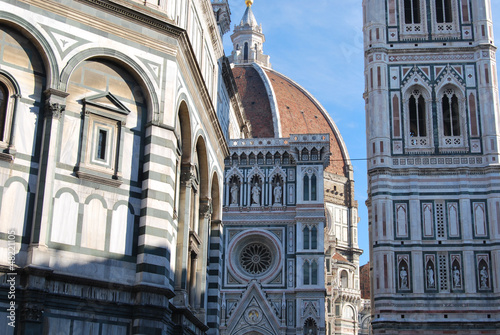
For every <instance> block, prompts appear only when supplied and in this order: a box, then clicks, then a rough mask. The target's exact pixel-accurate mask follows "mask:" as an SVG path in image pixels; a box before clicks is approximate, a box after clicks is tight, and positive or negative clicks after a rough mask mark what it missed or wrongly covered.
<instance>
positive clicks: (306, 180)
mask: <svg viewBox="0 0 500 335" xmlns="http://www.w3.org/2000/svg"><path fill="white" fill-rule="evenodd" d="M304 201H309V176H308V175H305V176H304Z"/></svg>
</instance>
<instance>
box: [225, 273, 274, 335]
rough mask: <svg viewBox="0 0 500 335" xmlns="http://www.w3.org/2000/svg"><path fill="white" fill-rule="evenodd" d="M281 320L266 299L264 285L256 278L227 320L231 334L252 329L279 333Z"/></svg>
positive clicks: (237, 334) (244, 332)
mask: <svg viewBox="0 0 500 335" xmlns="http://www.w3.org/2000/svg"><path fill="white" fill-rule="evenodd" d="M279 328H280V320H279V319H278V317H277V316H276V313H275V310H274V308H273V307H272V306H271V304H270V303H269V301H267V299H266V295H265V293H264V292H263V291H262V287H261V286H260V285H259V283H258V282H257V281H255V280H253V281H252V282H250V284H249V285H248V287H247V290H246V291H245V293H243V295H242V296H241V298H240V299H239V302H238V305H237V306H236V309H235V310H234V311H233V312H232V313H231V315H230V316H229V319H228V320H227V329H228V330H229V331H228V333H229V334H234V335H242V334H246V333H248V332H251V331H255V332H261V333H264V334H278V333H279V332H278V331H279Z"/></svg>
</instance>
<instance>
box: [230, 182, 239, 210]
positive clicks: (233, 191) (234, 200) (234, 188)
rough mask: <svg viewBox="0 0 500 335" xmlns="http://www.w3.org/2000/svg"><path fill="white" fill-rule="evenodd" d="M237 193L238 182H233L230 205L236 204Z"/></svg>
mask: <svg viewBox="0 0 500 335" xmlns="http://www.w3.org/2000/svg"><path fill="white" fill-rule="evenodd" d="M238 193H239V187H238V184H236V183H233V184H232V186H231V205H237V204H238Z"/></svg>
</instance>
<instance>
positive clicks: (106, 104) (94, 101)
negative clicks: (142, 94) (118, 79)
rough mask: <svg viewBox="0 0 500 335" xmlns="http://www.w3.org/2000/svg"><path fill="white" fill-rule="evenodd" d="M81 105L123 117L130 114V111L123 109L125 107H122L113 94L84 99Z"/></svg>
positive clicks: (102, 94)
mask: <svg viewBox="0 0 500 335" xmlns="http://www.w3.org/2000/svg"><path fill="white" fill-rule="evenodd" d="M83 103H84V104H87V105H91V106H95V107H100V108H104V109H107V110H111V111H113V112H117V113H120V114H124V115H128V114H130V110H129V109H128V108H127V107H125V105H123V104H122V103H121V102H120V101H119V100H118V99H117V98H116V97H115V96H114V95H113V94H111V93H109V92H106V93H101V94H97V95H93V96H90V97H87V98H84V99H83Z"/></svg>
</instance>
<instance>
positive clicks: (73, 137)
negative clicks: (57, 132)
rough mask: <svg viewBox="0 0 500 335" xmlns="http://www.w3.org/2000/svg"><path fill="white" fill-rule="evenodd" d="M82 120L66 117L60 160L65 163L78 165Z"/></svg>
mask: <svg viewBox="0 0 500 335" xmlns="http://www.w3.org/2000/svg"><path fill="white" fill-rule="evenodd" d="M79 143H80V120H79V119H76V118H74V117H72V116H65V117H64V124H63V132H62V140H61V149H60V150H61V153H60V158H59V161H60V162H61V163H64V164H69V165H76V162H77V158H78V155H79V152H78V145H79Z"/></svg>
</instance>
